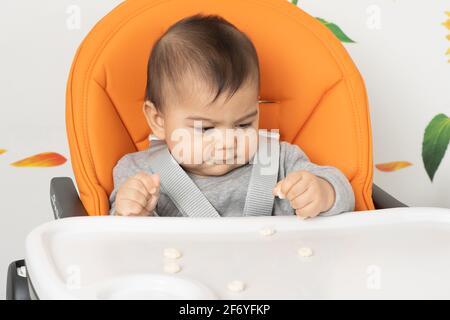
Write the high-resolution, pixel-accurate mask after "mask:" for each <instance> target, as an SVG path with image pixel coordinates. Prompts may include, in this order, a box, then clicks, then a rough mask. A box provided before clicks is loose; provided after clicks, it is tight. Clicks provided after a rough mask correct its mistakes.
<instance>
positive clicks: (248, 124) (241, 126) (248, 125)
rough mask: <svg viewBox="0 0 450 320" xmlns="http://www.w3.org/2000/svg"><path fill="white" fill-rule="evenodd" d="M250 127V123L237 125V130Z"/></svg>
mask: <svg viewBox="0 0 450 320" xmlns="http://www.w3.org/2000/svg"><path fill="white" fill-rule="evenodd" d="M250 126H251V123H243V124H240V125H238V127H239V128H248V127H250Z"/></svg>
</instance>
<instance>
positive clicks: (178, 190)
mask: <svg viewBox="0 0 450 320" xmlns="http://www.w3.org/2000/svg"><path fill="white" fill-rule="evenodd" d="M152 169H153V171H154V172H158V173H159V175H160V186H161V189H163V190H164V193H165V194H167V195H168V196H169V198H170V199H171V200H172V202H173V203H174V204H175V206H176V207H177V209H178V210H179V211H180V212H181V214H182V215H183V216H185V217H198V218H205V217H211V218H215V217H220V215H219V213H218V212H217V210H216V209H215V208H214V207H213V205H212V204H211V203H210V202H209V201H208V199H206V197H205V195H204V194H203V193H202V192H201V191H200V189H199V188H198V187H197V185H196V184H195V183H194V182H193V181H192V179H191V178H190V177H189V176H188V175H187V173H186V172H185V171H184V170H183V168H181V166H180V165H179V164H178V162H177V161H176V160H175V158H174V157H173V156H172V155H171V154H170V152H169V149H168V148H167V146H164V147H162V148H161V150H159V151H158V152H157V153H156V155H155V158H154V161H153V163H152Z"/></svg>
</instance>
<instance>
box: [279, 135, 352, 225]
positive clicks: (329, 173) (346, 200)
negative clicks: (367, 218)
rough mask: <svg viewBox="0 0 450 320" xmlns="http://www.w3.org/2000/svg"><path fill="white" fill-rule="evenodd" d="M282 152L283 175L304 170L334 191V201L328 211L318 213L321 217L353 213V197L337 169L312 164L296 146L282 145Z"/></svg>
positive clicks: (348, 183)
mask: <svg viewBox="0 0 450 320" xmlns="http://www.w3.org/2000/svg"><path fill="white" fill-rule="evenodd" d="M282 149H284V150H282V152H283V151H284V164H283V165H284V170H285V175H288V174H289V173H291V172H294V171H298V170H306V171H308V172H310V173H312V174H314V175H316V176H318V177H320V178H323V179H325V180H327V181H328V182H329V183H330V184H331V185H332V186H333V189H334V194H335V201H334V203H333V205H332V206H331V208H330V209H328V210H327V211H324V212H322V213H320V215H321V216H331V215H335V214H339V213H343V212H348V211H354V209H355V195H354V193H353V189H352V186H351V184H350V182H349V181H348V179H347V177H346V176H345V175H344V174H343V173H342V172H341V171H340V170H339V169H337V168H335V167H332V166H320V165H317V164H314V163H312V162H311V161H310V160H309V158H308V156H307V155H306V154H305V153H304V152H303V150H302V149H300V148H299V147H298V146H297V145H294V144H289V143H282Z"/></svg>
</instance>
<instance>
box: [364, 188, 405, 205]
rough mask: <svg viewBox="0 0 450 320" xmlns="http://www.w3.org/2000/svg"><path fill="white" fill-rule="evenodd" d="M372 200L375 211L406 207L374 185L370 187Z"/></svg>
mask: <svg viewBox="0 0 450 320" xmlns="http://www.w3.org/2000/svg"><path fill="white" fill-rule="evenodd" d="M372 199H373V204H374V205H375V209H387V208H399V207H408V206H407V205H406V204H404V203H403V202H400V201H399V200H397V199H395V198H394V197H393V196H391V195H390V194H389V193H387V192H386V191H384V190H383V189H381V188H380V187H379V186H377V185H376V184H375V183H374V184H373V185H372Z"/></svg>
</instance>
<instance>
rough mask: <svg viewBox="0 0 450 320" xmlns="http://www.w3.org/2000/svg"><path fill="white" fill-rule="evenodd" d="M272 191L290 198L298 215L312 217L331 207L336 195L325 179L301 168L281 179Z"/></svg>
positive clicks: (281, 197) (276, 194) (282, 197)
mask: <svg viewBox="0 0 450 320" xmlns="http://www.w3.org/2000/svg"><path fill="white" fill-rule="evenodd" d="M272 193H273V194H274V195H275V196H278V197H279V198H280V199H284V198H286V199H288V200H289V202H290V203H291V206H292V208H293V209H295V213H296V215H297V216H299V217H301V218H310V217H315V216H317V215H319V213H321V212H325V211H327V210H328V209H330V208H331V206H332V205H333V203H334V200H335V195H334V188H333V186H332V185H331V184H330V183H329V182H328V181H327V180H325V179H323V178H320V177H317V176H316V175H314V174H312V173H310V172H308V171H305V170H299V171H295V172H291V173H290V174H288V175H287V176H286V178H284V179H283V180H281V181H279V182H278V183H277V185H276V186H275V188H273V191H272Z"/></svg>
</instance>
